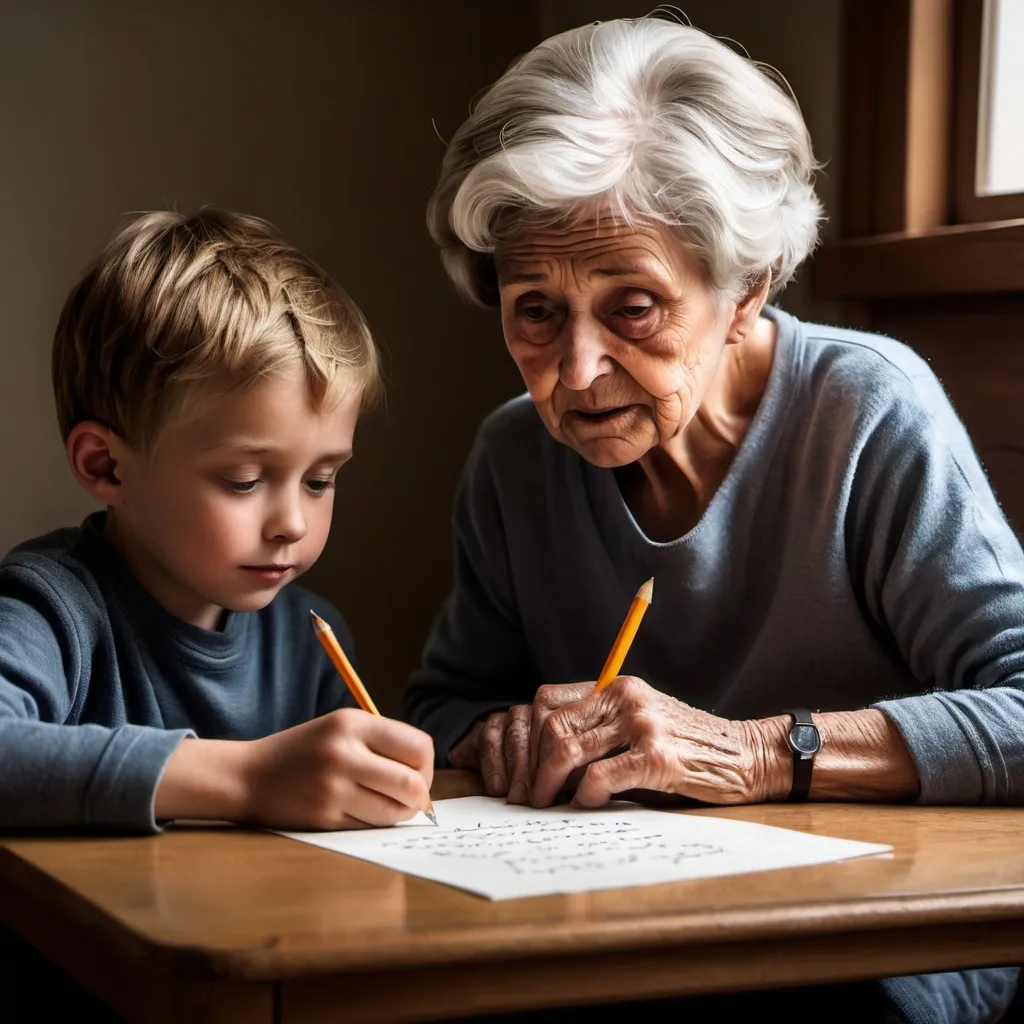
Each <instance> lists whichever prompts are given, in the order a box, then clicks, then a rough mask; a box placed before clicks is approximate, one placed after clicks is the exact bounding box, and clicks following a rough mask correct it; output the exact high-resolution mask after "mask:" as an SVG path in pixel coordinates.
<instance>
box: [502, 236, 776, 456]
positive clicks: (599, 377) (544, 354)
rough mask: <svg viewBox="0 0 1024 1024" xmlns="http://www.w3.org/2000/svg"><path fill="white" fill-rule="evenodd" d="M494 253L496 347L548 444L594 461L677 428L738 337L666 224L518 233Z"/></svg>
mask: <svg viewBox="0 0 1024 1024" xmlns="http://www.w3.org/2000/svg"><path fill="white" fill-rule="evenodd" d="M495 259H496V264H497V270H498V284H499V289H500V294H501V318H502V326H503V329H504V332H505V342H506V344H507V345H508V350H509V352H510V353H511V354H512V358H513V359H514V360H515V361H516V365H517V366H518V367H519V370H520V372H521V373H522V375H523V380H524V381H525V382H526V386H527V388H528V389H529V392H530V396H531V397H532V398H533V401H534V403H535V404H536V406H537V410H538V412H539V413H540V415H541V417H542V419H543V420H544V423H545V425H546V426H547V428H548V430H550V431H551V434H552V435H553V436H554V437H555V438H556V440H558V441H561V442H562V443H563V444H567V445H569V447H571V448H574V449H575V450H576V451H577V452H579V453H580V455H582V456H583V457H584V458H585V459H587V460H588V461H590V462H592V463H594V464H595V465H597V466H605V467H614V466H623V465H626V464H628V463H630V462H635V461H636V460H637V459H639V458H640V457H641V456H643V455H644V454H646V453H647V452H648V451H650V450H651V449H652V448H654V447H655V446H658V445H664V444H666V443H667V442H668V441H670V440H671V439H672V438H674V437H676V436H677V435H679V434H680V432H681V431H682V430H683V429H684V428H685V427H686V425H687V424H688V423H689V422H690V420H691V419H692V418H693V416H694V414H695V413H696V411H697V409H698V407H699V406H700V404H701V402H702V401H703V399H704V396H705V395H706V394H707V391H708V388H709V386H710V384H711V382H712V380H713V379H714V377H715V372H716V370H717V368H718V365H719V361H720V359H721V356H722V351H723V349H724V347H725V344H726V342H727V341H735V340H739V337H734V336H732V335H734V334H736V332H737V331H738V330H740V329H741V328H738V327H737V324H736V319H737V318H736V312H737V307H736V304H735V303H733V302H729V301H726V300H724V299H719V298H718V297H717V296H716V294H715V293H714V292H713V291H712V290H711V288H710V287H709V286H708V284H707V283H706V281H705V280H704V276H703V273H702V270H701V267H700V265H699V264H698V262H697V260H696V258H695V257H694V256H693V255H692V254H691V253H690V252H689V251H688V250H687V249H686V247H685V246H684V245H683V243H682V242H681V241H680V240H679V238H678V237H677V236H676V234H675V233H673V231H672V230H671V229H670V228H667V227H664V226H663V225H659V224H642V223H641V224H628V223H626V222H625V221H620V220H615V219H612V218H605V219H601V220H597V221H591V222H589V223H587V224H584V225H581V226H578V227H575V226H574V227H571V228H547V229H542V230H536V231H524V232H522V233H521V234H519V235H518V236H516V237H514V238H513V239H511V240H510V241H509V242H508V243H507V244H505V245H504V246H502V247H501V248H500V249H499V250H498V251H497V253H496V254H495ZM755 319H756V315H755ZM744 322H746V321H744ZM740 336H742V335H740Z"/></svg>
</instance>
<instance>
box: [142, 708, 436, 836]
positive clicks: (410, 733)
mask: <svg viewBox="0 0 1024 1024" xmlns="http://www.w3.org/2000/svg"><path fill="white" fill-rule="evenodd" d="M433 764H434V745H433V742H432V741H431V739H430V737H429V736H428V735H427V734H426V733H424V732H421V731H420V730H419V729H415V728H413V726H411V725H406V724H405V723H404V722H396V721H394V720H393V719H390V718H378V717H377V716H376V715H371V714H368V713H367V712H365V711H359V710H356V709H354V708H345V709H343V710H341V711H334V712H331V713H330V714H328V715H323V716H322V717H320V718H316V719H314V720H313V721H311V722H305V723H303V724H302V725H297V726H294V727H293V728H291V729H285V730H284V731H283V732H279V733H274V734H273V735H272V736H267V737H265V738H263V739H259V740H249V741H247V742H237V741H236V742H232V741H216V740H184V741H183V742H182V744H181V746H180V747H179V748H178V750H177V751H176V752H175V753H174V755H173V756H172V757H171V759H170V761H169V762H168V764H167V769H166V771H165V772H164V777H163V779H162V780H161V782H160V786H159V788H158V789H157V795H156V816H157V818H158V819H159V818H175V817H176V818H211V817H214V818H227V819H229V820H236V821H253V822H258V823H259V824H261V825H265V826H267V827H269V828H279V829H294V830H304V829H321V830H334V829H345V828H365V827H366V826H368V825H378V826H379V825H394V824H395V823H396V822H399V821H405V820H406V819H408V818H411V817H413V816H414V815H415V814H416V813H417V812H418V811H421V810H422V809H423V808H424V807H426V806H427V802H428V800H429V798H430V784H431V782H432V781H433V775H434V770H433ZM197 788H198V790H199V791H198V792H197ZM217 807H221V808H222V809H221V810H217ZM225 811H226V813H225Z"/></svg>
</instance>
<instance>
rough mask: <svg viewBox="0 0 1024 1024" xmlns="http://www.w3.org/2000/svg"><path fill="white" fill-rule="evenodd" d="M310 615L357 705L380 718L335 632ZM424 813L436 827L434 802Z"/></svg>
mask: <svg viewBox="0 0 1024 1024" xmlns="http://www.w3.org/2000/svg"><path fill="white" fill-rule="evenodd" d="M309 614H310V615H311V616H312V617H313V630H314V631H315V632H316V635H317V639H318V640H319V641H320V643H321V645H322V646H323V649H324V650H325V651H326V652H327V656H328V657H329V658H330V659H331V661H332V662H333V663H334V667H335V668H336V669H337V670H338V675H340V676H341V678H342V679H344V680H345V685H346V686H347V687H348V688H349V691H350V692H351V694H352V696H353V697H355V699H356V703H357V704H358V705H359V706H360V707H361V708H362V709H363V710H364V711H368V712H369V713H370V714H371V715H376V716H377V717H378V718H379V717H380V712H379V711H378V710H377V705H376V704H374V703H373V698H372V697H371V696H370V695H369V694H368V693H367V692H366V687H365V686H363V681H362V680H361V679H360V678H359V676H358V675H356V670H355V669H354V668H353V667H352V662H350V661H349V660H348V657H347V656H346V654H345V652H344V651H343V650H342V648H341V644H339V643H338V638H337V637H336V636H335V635H334V630H333V629H331V627H330V625H329V624H328V623H326V622H324V620H323V619H321V618H320V616H319V615H317V613H316V612H315V611H313V610H312V609H310V612H309ZM423 813H424V814H425V815H426V816H427V817H428V818H429V819H430V820H431V821H432V822H433V823H434V824H435V825H436V824H437V815H436V814H435V813H434V804H433V802H431V801H430V800H428V801H427V806H426V809H425V810H424V811H423Z"/></svg>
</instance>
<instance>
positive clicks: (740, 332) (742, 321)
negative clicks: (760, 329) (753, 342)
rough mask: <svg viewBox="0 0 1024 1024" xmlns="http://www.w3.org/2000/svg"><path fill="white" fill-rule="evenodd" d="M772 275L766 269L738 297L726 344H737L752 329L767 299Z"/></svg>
mask: <svg viewBox="0 0 1024 1024" xmlns="http://www.w3.org/2000/svg"><path fill="white" fill-rule="evenodd" d="M771 285H772V275H771V271H767V272H766V273H765V275H764V276H763V277H762V278H761V279H760V281H758V282H757V283H756V284H755V285H754V286H753V288H751V289H750V291H749V292H748V293H747V295H745V296H744V297H743V298H742V299H740V301H739V304H738V305H737V306H736V312H735V314H734V315H733V318H732V323H731V324H730V325H729V333H728V335H727V336H726V339H725V341H726V344H727V345H738V344H739V343H740V342H741V341H743V339H744V338H745V337H746V336H747V335H748V334H749V333H750V332H751V331H752V330H753V329H754V326H755V325H756V324H757V318H758V317H759V316H760V315H761V310H762V309H764V304H765V303H766V302H767V301H768V292H769V291H770V290H771Z"/></svg>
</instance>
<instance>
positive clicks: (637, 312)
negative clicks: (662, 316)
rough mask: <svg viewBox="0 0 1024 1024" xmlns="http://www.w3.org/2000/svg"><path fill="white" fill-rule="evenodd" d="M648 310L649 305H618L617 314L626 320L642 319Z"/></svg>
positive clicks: (649, 308) (649, 309)
mask: <svg viewBox="0 0 1024 1024" xmlns="http://www.w3.org/2000/svg"><path fill="white" fill-rule="evenodd" d="M650 311H651V307H650V306H619V315H620V316H624V317H625V318H626V319H627V320H642V319H643V318H644V317H645V316H647V314H648V313H649V312H650Z"/></svg>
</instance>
